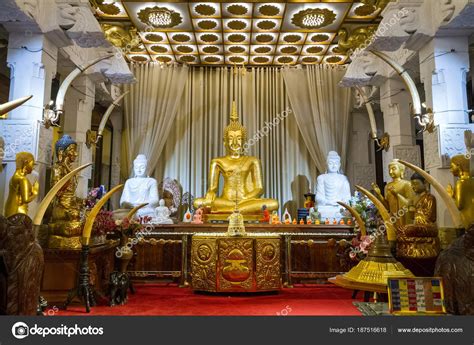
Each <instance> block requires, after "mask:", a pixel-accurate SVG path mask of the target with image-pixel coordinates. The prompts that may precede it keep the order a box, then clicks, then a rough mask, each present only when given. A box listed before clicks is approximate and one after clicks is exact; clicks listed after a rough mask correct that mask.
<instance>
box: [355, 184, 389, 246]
mask: <svg viewBox="0 0 474 345" xmlns="http://www.w3.org/2000/svg"><path fill="white" fill-rule="evenodd" d="M355 187H356V188H357V190H358V191H360V192H361V193H362V194H364V195H365V196H367V197H368V198H369V199H370V201H372V202H373V203H374V205H375V207H377V210H379V213H380V216H381V217H382V219H383V222H384V223H385V228H386V230H387V239H388V240H389V241H395V240H396V239H397V233H396V230H395V225H394V224H393V223H392V222H391V221H390V212H388V210H387V209H386V208H385V206H384V204H383V203H382V202H381V201H380V200H379V199H377V197H376V196H375V195H373V194H372V193H371V192H369V191H368V190H367V189H365V188H364V187H361V186H355Z"/></svg>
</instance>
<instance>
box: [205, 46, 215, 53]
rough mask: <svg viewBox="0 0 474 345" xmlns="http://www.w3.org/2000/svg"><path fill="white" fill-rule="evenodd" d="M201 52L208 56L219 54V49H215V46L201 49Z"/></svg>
mask: <svg viewBox="0 0 474 345" xmlns="http://www.w3.org/2000/svg"><path fill="white" fill-rule="evenodd" d="M202 51H203V52H204V53H208V54H215V53H217V52H219V47H217V46H205V47H204V48H202Z"/></svg>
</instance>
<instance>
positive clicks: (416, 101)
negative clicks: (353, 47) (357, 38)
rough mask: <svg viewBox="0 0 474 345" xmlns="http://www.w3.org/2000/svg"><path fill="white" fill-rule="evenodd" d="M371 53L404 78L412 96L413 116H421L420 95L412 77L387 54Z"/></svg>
mask: <svg viewBox="0 0 474 345" xmlns="http://www.w3.org/2000/svg"><path fill="white" fill-rule="evenodd" d="M369 51H370V52H371V53H372V54H374V55H376V56H378V57H379V58H381V59H382V60H383V61H385V62H386V63H388V64H389V65H390V66H392V68H393V69H394V70H395V71H396V72H397V73H398V74H399V75H400V77H402V79H403V81H404V82H405V85H406V87H407V88H408V91H409V92H410V95H411V100H412V102H413V115H414V116H415V115H421V101H420V94H419V93H418V90H417V88H416V84H415V82H414V81H413V79H412V78H411V77H410V75H409V74H408V72H407V70H406V69H404V68H403V67H402V66H401V65H400V64H399V63H398V62H396V61H395V60H393V59H392V58H391V57H390V56H388V55H387V54H384V53H382V52H379V51H376V50H369Z"/></svg>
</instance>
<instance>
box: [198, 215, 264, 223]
mask: <svg viewBox="0 0 474 345" xmlns="http://www.w3.org/2000/svg"><path fill="white" fill-rule="evenodd" d="M231 214H232V213H206V214H204V218H203V219H204V222H205V223H210V222H227V221H228V220H229V217H230V215H231ZM243 216H244V222H256V221H259V220H260V219H262V215H261V214H243Z"/></svg>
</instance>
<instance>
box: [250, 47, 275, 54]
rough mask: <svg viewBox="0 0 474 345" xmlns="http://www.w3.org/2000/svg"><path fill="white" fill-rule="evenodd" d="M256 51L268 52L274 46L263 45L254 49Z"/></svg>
mask: <svg viewBox="0 0 474 345" xmlns="http://www.w3.org/2000/svg"><path fill="white" fill-rule="evenodd" d="M253 51H254V52H255V53H258V54H268V53H269V52H271V51H272V47H270V46H261V47H257V48H255V49H254V50H253Z"/></svg>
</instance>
